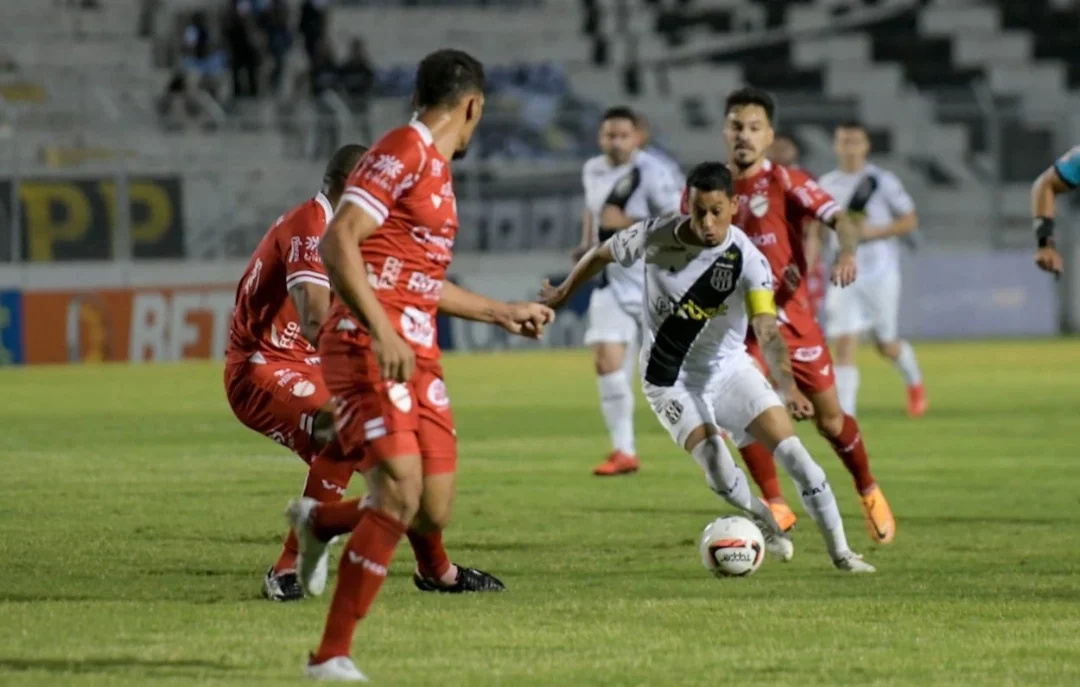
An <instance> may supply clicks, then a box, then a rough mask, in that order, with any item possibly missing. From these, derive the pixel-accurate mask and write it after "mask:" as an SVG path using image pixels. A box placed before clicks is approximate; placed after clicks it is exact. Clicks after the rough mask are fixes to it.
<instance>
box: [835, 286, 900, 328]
mask: <svg viewBox="0 0 1080 687" xmlns="http://www.w3.org/2000/svg"><path fill="white" fill-rule="evenodd" d="M899 319H900V273H899V272H889V273H886V274H883V275H881V276H880V277H874V278H871V279H863V278H861V277H858V278H856V279H855V283H854V284H852V285H851V286H848V287H847V288H839V287H837V286H830V287H829V291H828V293H826V294H825V329H826V331H828V334H829V337H836V336H846V335H849V334H862V333H863V332H865V331H867V330H870V331H873V333H874V336H875V337H876V338H877V340H878V341H880V342H882V343H890V342H892V341H896V340H897V339H899V337H900V332H899Z"/></svg>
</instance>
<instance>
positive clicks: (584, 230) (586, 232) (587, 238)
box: [570, 208, 596, 262]
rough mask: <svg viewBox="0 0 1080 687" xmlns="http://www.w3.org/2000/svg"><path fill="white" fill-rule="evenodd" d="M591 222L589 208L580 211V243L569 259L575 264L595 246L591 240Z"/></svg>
mask: <svg viewBox="0 0 1080 687" xmlns="http://www.w3.org/2000/svg"><path fill="white" fill-rule="evenodd" d="M593 236H594V234H593V220H592V213H591V212H589V208H585V209H584V210H582V211H581V243H579V244H578V245H577V248H575V249H574V251H573V252H572V253H571V254H570V257H572V258H573V259H574V262H577V261H578V260H580V259H581V256H583V255H585V254H586V253H588V252H589V249H590V248H592V247H593V246H595V245H596V242H595V240H594V239H593Z"/></svg>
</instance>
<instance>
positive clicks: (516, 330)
mask: <svg viewBox="0 0 1080 687" xmlns="http://www.w3.org/2000/svg"><path fill="white" fill-rule="evenodd" d="M439 312H441V313H443V314H444V315H450V316H451V317H460V318H462V319H464V320H472V321H474V322H487V323H489V324H497V325H499V326H500V327H502V328H503V329H505V330H506V331H508V332H510V333H511V334H518V335H520V336H524V337H527V338H530V339H538V338H540V335H541V334H543V333H544V327H545V326H546V325H548V324H550V323H551V322H553V321H554V320H555V312H554V311H553V310H552V309H551V308H549V307H547V306H545V305H541V304H540V303H504V302H503V301H496V300H493V299H491V298H488V297H486V296H481V295H480V294H478V293H474V292H472V291H469V290H468V289H463V288H461V287H460V286H458V285H457V284H455V283H453V282H450V281H445V282H443V288H442V293H441V294H440V296H439Z"/></svg>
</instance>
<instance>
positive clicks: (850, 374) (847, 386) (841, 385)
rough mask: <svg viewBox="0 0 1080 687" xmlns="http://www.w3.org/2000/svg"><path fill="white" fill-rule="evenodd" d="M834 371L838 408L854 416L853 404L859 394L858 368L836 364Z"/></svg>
mask: <svg viewBox="0 0 1080 687" xmlns="http://www.w3.org/2000/svg"><path fill="white" fill-rule="evenodd" d="M834 371H835V372H834V373H835V374H836V394H837V395H838V396H839V397H840V408H842V409H843V411H844V413H845V414H846V415H850V416H852V417H855V405H856V400H857V399H858V396H859V368H857V367H855V366H854V365H837V366H836V367H835V368H834Z"/></svg>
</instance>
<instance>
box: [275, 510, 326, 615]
mask: <svg viewBox="0 0 1080 687" xmlns="http://www.w3.org/2000/svg"><path fill="white" fill-rule="evenodd" d="M317 505H319V502H318V501H316V500H315V499H310V498H306V497H305V498H300V499H293V500H292V501H289V505H288V506H286V507H285V519H286V520H287V521H288V522H289V527H291V528H292V531H293V532H294V533H295V534H296V541H297V543H298V544H299V548H300V556H299V558H297V560H296V572H297V573H298V574H299V575H300V584H301V585H303V587H304V591H305V592H307V594H308V596H319V595H320V594H322V593H323V591H325V590H326V578H327V573H328V571H329V569H330V563H329V558H330V557H329V555H328V554H327V548H328V546H329V542H324V541H321V540H319V539H317V538H316V537H315V534H314V533H313V532H312V531H311V511H312V510H314V509H315V506H317Z"/></svg>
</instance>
